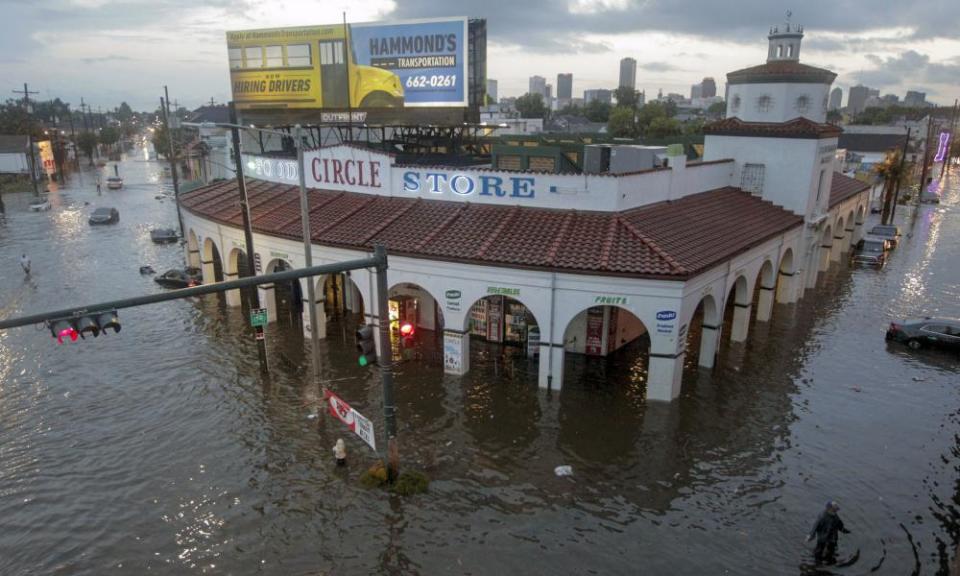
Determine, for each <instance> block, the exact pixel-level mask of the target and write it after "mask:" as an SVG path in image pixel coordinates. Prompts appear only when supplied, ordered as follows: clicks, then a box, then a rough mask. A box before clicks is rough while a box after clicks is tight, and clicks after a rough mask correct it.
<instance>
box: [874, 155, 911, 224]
mask: <svg viewBox="0 0 960 576" xmlns="http://www.w3.org/2000/svg"><path fill="white" fill-rule="evenodd" d="M901 156H902V155H901V153H900V150H899V149H896V150H890V151H888V152H887V154H886V155H885V156H884V157H883V160H881V161H880V162H878V163H877V164H876V165H874V167H873V171H874V172H875V173H876V174H877V176H879V177H880V178H883V213H882V215H881V221H882V222H883V223H884V224H887V223H888V221H889V220H890V211H891V207H892V206H893V191H894V190H896V189H898V188H899V186H898V185H899V184H902V183H904V182H906V181H907V180H908V179H909V177H910V165H909V164H908V163H907V162H904V161H903V158H902V157H901Z"/></svg>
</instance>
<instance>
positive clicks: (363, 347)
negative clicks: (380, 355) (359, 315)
mask: <svg viewBox="0 0 960 576" xmlns="http://www.w3.org/2000/svg"><path fill="white" fill-rule="evenodd" d="M375 335H376V331H375V330H374V329H373V326H370V325H369V324H368V325H366V326H361V327H360V328H357V352H359V353H360V358H359V359H358V360H357V361H358V362H359V363H360V365H361V366H366V365H367V364H369V363H371V362H376V360H377V345H376V344H375V343H374V340H373V339H374V337H375Z"/></svg>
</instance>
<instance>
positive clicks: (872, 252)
mask: <svg viewBox="0 0 960 576" xmlns="http://www.w3.org/2000/svg"><path fill="white" fill-rule="evenodd" d="M890 248H891V243H890V241H889V240H887V239H886V238H880V237H879V236H867V237H865V238H864V239H863V240H860V242H857V246H856V249H854V251H853V254H852V255H851V256H850V261H851V262H852V263H854V264H863V265H866V266H876V267H878V268H879V267H881V266H883V265H884V264H886V263H887V252H888V251H889V250H890Z"/></svg>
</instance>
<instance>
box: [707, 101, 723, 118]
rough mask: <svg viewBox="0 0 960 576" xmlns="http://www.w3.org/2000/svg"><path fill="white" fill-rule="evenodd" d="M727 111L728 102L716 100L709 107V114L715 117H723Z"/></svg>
mask: <svg viewBox="0 0 960 576" xmlns="http://www.w3.org/2000/svg"><path fill="white" fill-rule="evenodd" d="M726 113H727V103H726V102H723V101H721V102H714V103H713V104H711V105H710V106H709V107H708V108H707V116H708V117H710V118H713V119H720V118H723V117H724V116H725V115H726Z"/></svg>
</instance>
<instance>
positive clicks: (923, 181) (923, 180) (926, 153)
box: [917, 115, 933, 206]
mask: <svg viewBox="0 0 960 576" xmlns="http://www.w3.org/2000/svg"><path fill="white" fill-rule="evenodd" d="M932 129H933V115H928V116H927V140H926V142H925V143H924V145H923V170H922V171H921V172H920V190H919V191H918V192H917V206H919V205H920V199H921V198H922V197H923V193H924V192H925V191H926V189H927V169H928V168H929V167H930V163H929V161H930V131H931V130H932Z"/></svg>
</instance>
